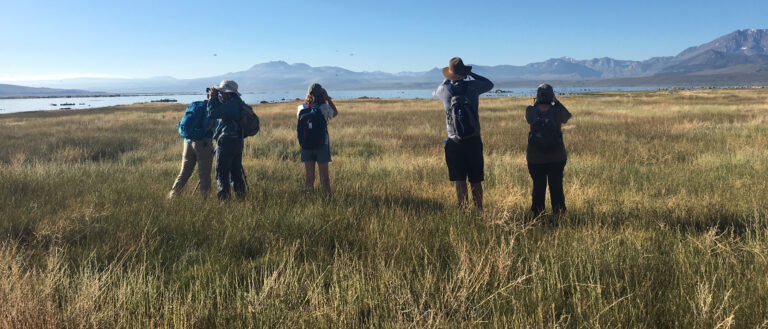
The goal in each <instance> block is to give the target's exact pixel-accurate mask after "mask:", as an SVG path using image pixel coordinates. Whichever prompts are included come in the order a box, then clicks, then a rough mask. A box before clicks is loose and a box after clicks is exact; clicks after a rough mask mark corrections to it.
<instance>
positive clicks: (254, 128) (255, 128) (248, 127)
mask: <svg viewBox="0 0 768 329" xmlns="http://www.w3.org/2000/svg"><path fill="white" fill-rule="evenodd" d="M240 129H241V130H242V133H243V138H246V137H250V136H253V135H256V134H258V133H259V131H260V130H261V122H259V117H258V116H257V115H256V113H254V112H253V108H252V107H251V106H250V105H248V104H245V102H243V105H242V109H240Z"/></svg>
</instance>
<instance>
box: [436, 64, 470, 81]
mask: <svg viewBox="0 0 768 329" xmlns="http://www.w3.org/2000/svg"><path fill="white" fill-rule="evenodd" d="M464 67H465V68H466V69H467V74H464V75H460V74H456V73H453V72H451V69H450V68H448V67H447V66H446V67H444V68H443V76H444V77H445V78H446V79H448V80H454V81H455V80H464V78H466V77H467V75H468V74H469V72H472V66H464Z"/></svg>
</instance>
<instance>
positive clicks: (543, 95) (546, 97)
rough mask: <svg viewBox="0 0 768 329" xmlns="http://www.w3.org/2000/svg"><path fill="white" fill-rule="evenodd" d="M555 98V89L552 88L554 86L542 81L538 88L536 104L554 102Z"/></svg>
mask: <svg viewBox="0 0 768 329" xmlns="http://www.w3.org/2000/svg"><path fill="white" fill-rule="evenodd" d="M554 100H555V91H554V89H552V86H550V85H548V84H546V83H542V84H540V85H539V87H538V88H537V89H536V100H535V101H534V105H535V104H552V102H553V101H554Z"/></svg>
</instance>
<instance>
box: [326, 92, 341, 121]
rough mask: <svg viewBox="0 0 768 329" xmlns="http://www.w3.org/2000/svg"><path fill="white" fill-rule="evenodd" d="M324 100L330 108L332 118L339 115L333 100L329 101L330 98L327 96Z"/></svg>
mask: <svg viewBox="0 0 768 329" xmlns="http://www.w3.org/2000/svg"><path fill="white" fill-rule="evenodd" d="M326 99H327V100H328V106H330V107H331V109H332V110H333V117H334V118H335V117H336V116H337V115H339V110H337V109H336V104H334V103H333V100H331V97H329V96H327V94H326Z"/></svg>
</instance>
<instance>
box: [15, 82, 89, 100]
mask: <svg viewBox="0 0 768 329" xmlns="http://www.w3.org/2000/svg"><path fill="white" fill-rule="evenodd" d="M99 94H103V93H100V92H93V91H87V90H79V89H54V88H34V87H25V86H17V85H6V84H0V97H3V96H18V97H41V96H81V95H99Z"/></svg>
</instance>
